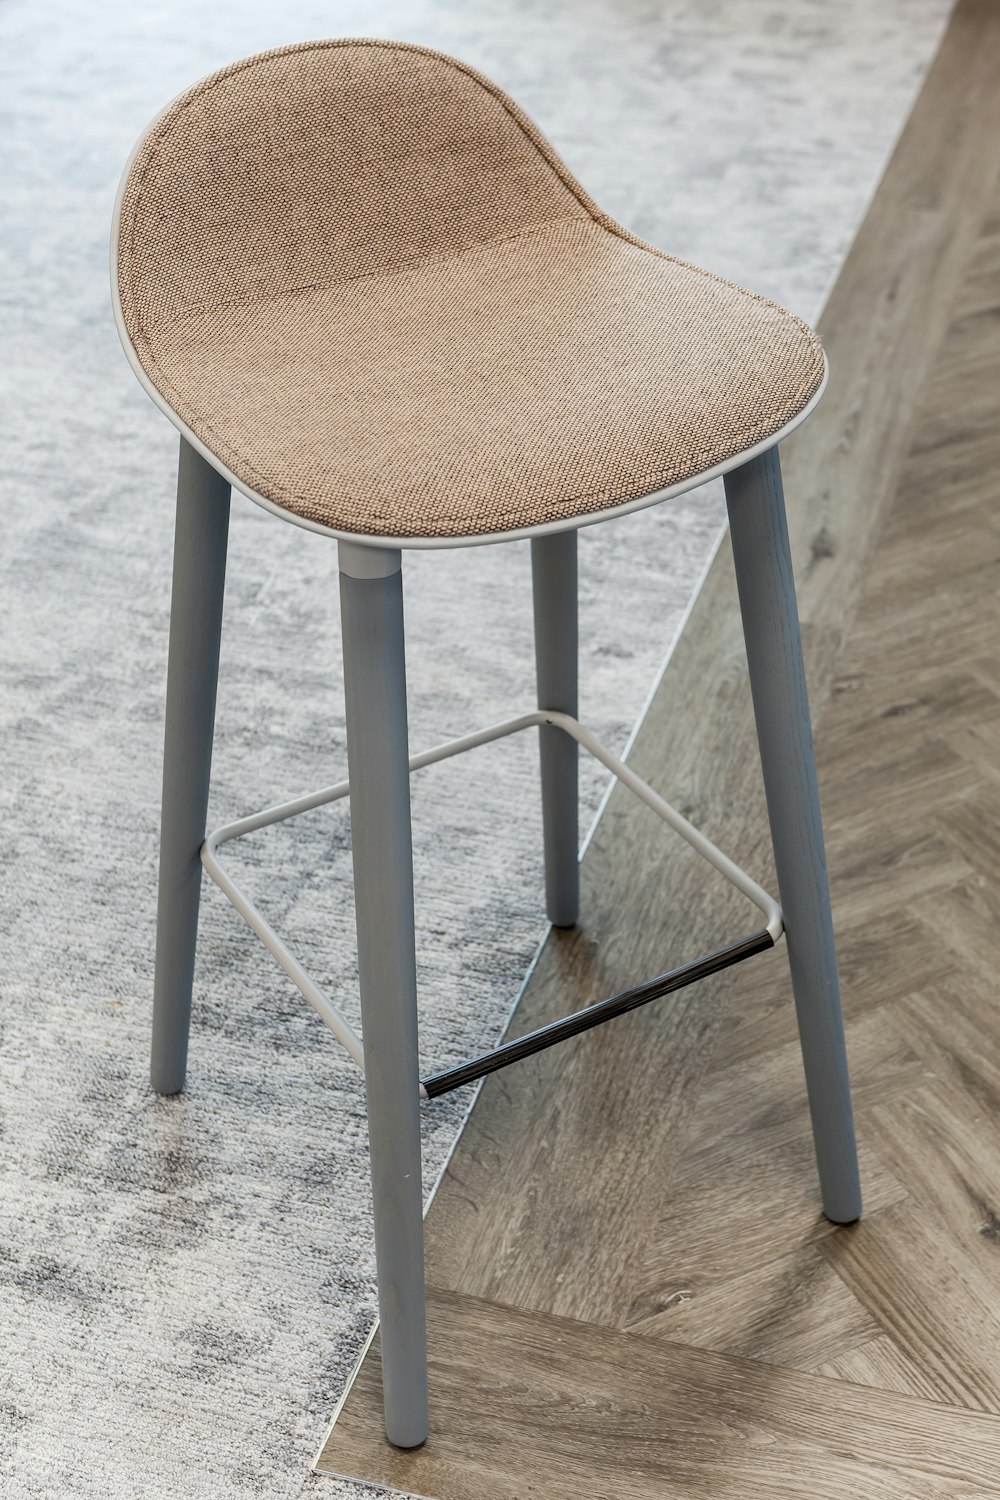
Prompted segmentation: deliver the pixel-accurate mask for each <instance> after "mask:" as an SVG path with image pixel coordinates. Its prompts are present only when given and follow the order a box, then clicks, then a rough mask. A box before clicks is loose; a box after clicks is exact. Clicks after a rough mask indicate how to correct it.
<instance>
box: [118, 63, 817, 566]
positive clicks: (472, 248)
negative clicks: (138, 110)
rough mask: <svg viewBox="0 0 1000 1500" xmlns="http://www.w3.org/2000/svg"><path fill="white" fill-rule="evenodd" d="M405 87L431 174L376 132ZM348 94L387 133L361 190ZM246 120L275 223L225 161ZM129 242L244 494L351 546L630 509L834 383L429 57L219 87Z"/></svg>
mask: <svg viewBox="0 0 1000 1500" xmlns="http://www.w3.org/2000/svg"><path fill="white" fill-rule="evenodd" d="M390 82H391V84H392V86H393V88H392V95H391V108H392V111H393V119H394V120H395V119H396V115H397V114H398V112H399V110H400V109H401V108H402V110H403V111H404V113H405V114H407V115H409V116H410V118H411V120H412V128H413V137H412V139H411V140H410V142H409V143H408V145H409V150H410V151H412V152H413V154H414V157H415V159H416V160H417V161H419V164H420V169H421V170H420V175H419V176H418V177H417V178H416V180H406V179H404V178H403V174H404V172H406V171H407V170H409V169H410V168H411V165H412V164H411V162H410V160H409V158H408V156H407V143H405V142H402V143H401V142H399V141H398V140H396V141H395V145H394V146H393V145H392V144H390V143H388V142H387V141H386V139H385V137H384V134H381V133H378V132H377V129H376V127H377V124H378V120H379V118H380V111H384V110H385V107H386V106H385V91H386V88H387V85H388V84H389V83H390ZM282 96H284V100H285V101H290V102H287V103H286V105H285V107H282V103H283V101H282ZM344 96H346V97H347V98H348V99H354V100H357V102H358V104H359V105H360V106H361V107H363V110H364V112H365V114H366V115H367V118H368V124H369V128H370V131H371V134H372V139H370V140H369V139H367V137H366V140H365V142H364V146H365V147H367V150H366V151H364V152H363V154H362V158H361V160H360V162H358V163H356V165H355V171H354V173H353V174H352V180H351V181H350V182H349V183H345V173H344V159H343V155H342V151H343V149H344V147H345V141H344V139H342V136H349V134H350V133H349V132H348V131H347V130H346V127H345V126H344V124H343V120H344V112H345V111H344ZM255 112H256V114H255ZM257 116H262V118H257ZM244 123H245V124H246V126H247V127H248V128H247V129H246V130H245V131H241V132H240V137H239V138H240V141H241V148H240V159H239V167H240V173H241V176H242V175H243V174H246V175H247V176H250V175H251V174H254V173H258V172H260V171H261V170H262V165H263V163H264V162H266V166H267V170H268V175H267V182H268V194H267V196H266V198H265V201H264V203H263V205H262V204H261V202H260V201H259V200H255V201H253V202H252V203H247V202H246V201H245V198H244V195H243V193H241V191H240V180H239V179H237V181H236V183H235V184H234V182H233V166H234V163H235V158H234V157H233V156H232V154H231V152H230V153H226V152H225V151H223V152H221V153H216V152H214V151H213V150H212V149H211V148H212V147H214V146H217V145H218V143H219V140H220V136H221V134H222V132H223V131H225V132H226V133H227V134H228V135H230V136H231V135H232V133H233V131H234V129H238V128H239V127H240V126H241V125H243V124H244ZM251 124H252V127H253V128H252V131H251V130H250V128H249V127H250V126H251ZM289 126H292V127H295V126H298V127H299V135H298V137H295V136H292V137H289V135H288V130H289ZM269 132H271V133H269ZM303 140H308V142H309V145H308V153H309V155H308V170H306V169H305V168H304V166H303V146H302V141H303ZM331 143H332V144H334V145H337V146H339V148H340V150H339V151H338V152H337V153H333V152H332V144H331ZM346 144H351V145H353V144H356V143H355V142H354V141H351V140H348V141H347V143H346ZM470 184H471V188H472V195H473V202H472V204H471V205H470V203H469V201H468V199H469V191H470ZM345 186H346V187H347V188H348V193H347V198H348V201H347V203H346V204H345V201H344V198H345ZM490 187H491V188H492V192H489V191H488V189H489V188H490ZM178 195H180V197H181V200H182V201H181V205H180V207H181V212H178V203H177V198H178ZM387 210H388V211H387ZM362 218H363V219H366V220H367V223H368V227H369V231H370V232H369V235H368V236H367V238H364V239H361V240H359V238H358V235H357V228H358V223H359V219H362ZM293 225H294V226H295V232H294V236H293V235H292V232H291V226H293ZM119 245H120V251H119V263H118V271H119V289H120V295H121V305H122V310H123V314H124V317H125V321H126V327H127V332H128V335H129V338H130V339H131V342H132V346H133V347H134V349H135V351H136V353H137V356H138V358H139V360H140V362H141V364H142V367H143V370H144V372H145V374H146V376H147V377H148V379H149V381H150V382H151V383H152V385H153V386H154V387H155V388H156V390H157V391H158V392H159V393H160V395H161V396H162V397H163V398H164V400H165V401H166V402H168V403H169V405H170V407H171V408H172V410H173V412H174V413H175V414H176V415H177V416H180V417H181V418H182V419H183V421H184V422H185V424H186V425H187V426H188V427H189V428H190V430H191V432H192V433H193V434H194V435H195V436H196V437H197V438H198V439H200V441H201V442H202V443H203V444H204V446H205V448H206V449H207V450H208V451H209V452H210V453H211V454H212V455H213V456H214V457H216V458H218V459H219V460H221V462H222V464H224V465H225V467H226V469H227V470H229V472H230V473H231V474H232V475H233V476H234V478H236V479H237V480H238V481H240V482H241V483H242V485H243V486H245V487H247V488H248V489H250V490H252V491H254V492H255V493H256V494H257V495H259V496H261V497H263V498H264V499H266V500H269V501H272V502H274V503H275V504H276V505H279V506H281V507H283V508H285V509H287V510H289V511H291V512H293V513H294V514H295V515H296V516H299V517H301V518H304V519H306V520H308V521H311V522H313V523H315V524H318V525H321V526H324V527H328V528H330V529H332V530H334V531H337V532H340V533H363V534H367V535H371V536H378V537H385V538H398V539H410V538H462V537H473V536H480V535H483V534H491V533H496V532H507V531H511V530H515V529H518V528H521V527H531V526H537V525H540V524H544V523H548V522H553V521H559V520H561V519H563V518H572V517H582V516H586V515H589V514H592V513H595V512H600V511H604V510H606V509H608V508H610V507H614V506H618V505H621V504H622V503H623V502H627V501H630V500H633V499H636V498H638V497H640V496H643V495H647V494H650V493H653V492H656V491H659V490H661V489H664V488H667V487H669V486H672V485H676V484H679V483H681V482H683V481H686V480H691V479H692V478H693V477H695V476H697V475H699V474H701V473H703V472H705V471H706V470H710V469H712V468H713V467H714V466H716V465H718V464H722V463H725V462H726V461H727V460H732V459H733V458H734V457H736V456H738V455H739V454H741V453H743V452H745V451H746V450H747V449H750V448H753V447H755V446H756V445H758V444H760V443H761V442H763V441H765V440H766V439H768V438H770V437H772V436H773V435H774V434H775V433H778V432H780V431H781V430H782V429H783V428H785V427H786V426H787V425H788V424H789V422H791V421H792V420H793V419H794V418H795V417H796V416H797V415H798V414H799V413H800V412H801V411H802V409H803V407H804V406H806V404H807V403H808V401H809V400H810V398H811V397H812V396H813V395H814V394H815V393H816V391H817V389H818V388H819V386H820V384H821V383H822V379H823V374H824V359H823V353H822V350H821V348H820V346H819V343H818V341H817V340H816V338H815V336H814V335H813V334H812V333H811V332H810V330H809V329H808V328H806V327H805V325H804V324H802V323H801V322H800V321H799V320H798V319H797V318H794V317H793V316H792V315H791V314H789V313H787V312H785V311H783V310H782V309H781V308H779V307H777V306H776V305H775V304H774V303H772V302H769V301H767V300H766V299H765V298H763V297H760V296H756V295H754V294H752V293H750V292H746V291H743V290H742V289H741V288H739V287H737V286H734V285H733V284H732V283H730V282H727V281H724V280H723V279H721V278H720V277H718V276H714V275H712V274H710V273H708V272H706V271H701V270H698V269H697V268H695V267H693V266H689V265H687V264H685V263H684V262H682V261H678V260H675V259H672V258H671V257H669V256H667V255H664V254H663V253H662V252H661V251H658V250H654V249H652V248H650V247H649V246H647V245H644V244H642V242H641V241H638V240H636V239H635V238H634V236H632V235H630V234H629V233H628V232H627V231H626V230H624V229H622V228H621V227H620V226H619V225H617V224H615V223H614V221H612V220H611V219H609V218H608V217H607V215H604V214H602V213H600V211H599V210H598V209H597V208H596V206H595V205H594V204H593V203H592V202H591V200H590V199H589V198H588V197H587V195H586V194H585V193H584V192H583V190H582V189H581V188H579V186H578V185H577V184H576V183H575V182H574V181H573V180H572V178H571V177H570V176H569V174H568V172H567V171H566V169H565V167H564V166H563V165H562V163H560V162H559V161H558V160H557V159H556V157H555V155H554V153H553V152H552V151H551V148H549V147H548V146H547V145H546V144H545V143H544V142H543V141H542V139H541V137H539V136H538V134H537V132H536V131H535V129H534V127H533V126H531V125H530V122H528V121H527V120H526V119H525V118H524V117H523V116H522V115H521V113H520V111H519V110H518V109H517V106H516V105H514V104H513V102H512V101H510V100H507V99H506V98H505V97H504V96H503V95H501V94H500V93H499V91H498V90H497V89H496V88H495V87H494V85H492V84H490V83H488V82H487V80H485V79H482V78H480V77H479V76H478V75H476V74H474V73H472V72H471V71H469V70H468V69H465V68H463V67H461V66H460V65H458V64H456V63H454V62H453V61H451V60H450V59H444V58H440V57H437V56H436V55H434V54H429V53H425V52H422V51H419V50H417V49H411V48H404V47H399V46H390V45H389V44H374V43H359V42H347V43H340V44H320V45H312V46H308V47H305V48H297V49H291V50H288V51H285V52H281V53H278V54H273V55H270V56H268V57H265V58H262V59H258V60H257V62H256V64H255V66H254V67H253V68H247V67H241V68H238V69H232V70H227V71H226V72H224V73H222V74H219V75H217V76H216V78H215V79H213V80H209V81H208V82H206V83H204V84H201V85H199V86H198V87H197V88H196V89H194V90H192V91H191V92H190V93H189V94H187V95H185V96H183V97H182V98H181V99H180V100H178V101H177V103H176V104H174V105H173V106H171V108H170V109H168V110H167V111H166V113H165V114H164V115H163V116H162V117H161V119H160V121H159V122H158V123H157V125H156V126H154V128H153V130H152V131H151V132H150V135H149V136H148V137H147V138H146V141H145V142H144V144H143V147H142V150H141V153H140V158H139V160H137V162H136V163H135V165H134V166H133V169H132V173H131V178H130V184H129V190H128V192H127V194H126V197H125V201H124V205H123V212H122V219H121V226H120V237H119ZM237 256H238V257H239V259H238V260H237V261H236V263H235V264H234V263H233V262H234V257H237ZM244 256H245V257H246V258H247V263H246V264H244V263H243V257H244ZM220 262H221V263H222V266H223V270H221V271H220Z"/></svg>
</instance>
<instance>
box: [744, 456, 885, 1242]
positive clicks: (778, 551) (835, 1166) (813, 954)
mask: <svg viewBox="0 0 1000 1500" xmlns="http://www.w3.org/2000/svg"><path fill="white" fill-rule="evenodd" d="M726 503H727V506H728V509H729V524H730V529H731V533H732V544H733V558H734V561H735V564H736V580H737V584H738V587H739V596H740V609H741V612H742V616H743V633H744V637H745V639H746V649H747V662H748V665H749V669H750V687H751V691H752V694H753V706H754V716H755V718H756V722H757V739H758V743H759V745H760V758H761V766H762V769H763V773H764V789H765V793H766V795H767V809H768V816H769V819H770V824H771V839H772V843H773V845H774V861H775V866H776V869H777V873H778V887H779V891H780V894H781V905H782V910H783V912H784V921H785V933H786V939H787V942H788V960H789V965H790V967H791V973H792V986H793V989H794V992H795V1008H796V1015H797V1018H798V1027H799V1037H800V1040H801V1044H802V1058H803V1062H804V1065H805V1074H806V1085H807V1089H808V1094H809V1108H810V1113H811V1116H812V1127H813V1137H814V1140H815V1145H816V1160H817V1165H818V1168H819V1177H820V1185H821V1189H822V1195H823V1211H824V1213H825V1214H826V1216H827V1218H828V1219H831V1220H832V1221H833V1222H834V1223H836V1224H848V1223H851V1222H852V1221H853V1220H854V1219H856V1218H857V1217H858V1215H859V1214H860V1212H861V1187H860V1182H859V1178H858V1160H857V1150H856V1146H855V1140H854V1122H853V1116H852V1110H851V1089H850V1081H849V1078H848V1071H847V1053H846V1048H845V1045H844V1022H843V1017H842V1014H841V1007H840V986H839V981H838V977H837V956H836V951H835V947H834V937H833V920H832V917H831V914H830V892H829V886H828V882H827V873H826V856H825V852H824V847H823V825H822V822H821V819H820V806H819V792H818V788H817V782H816V765H815V761H814V758H813V743H812V730H811V727H810V722H809V702H808V698H807V695H806V678H805V669H804V666H803V661H802V643H801V640H800V636H799V619H798V609H797V605H796V600H795V585H794V580H793V576H792V559H791V553H790V550H789V545H788V528H787V523H786V519H785V505H784V499H783V496H782V488H781V469H780V465H779V461H778V452H777V449H776V448H772V449H770V450H769V451H768V452H767V453H765V454H763V455H762V456H761V457H759V458H755V459H752V460H751V461H750V462H749V463H747V464H744V465H743V466H742V467H741V468H739V469H735V470H733V472H732V473H730V474H728V475H727V476H726Z"/></svg>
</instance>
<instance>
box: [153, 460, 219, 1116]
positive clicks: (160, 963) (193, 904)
mask: <svg viewBox="0 0 1000 1500" xmlns="http://www.w3.org/2000/svg"><path fill="white" fill-rule="evenodd" d="M228 536H229V485H228V483H227V481H226V480H224V479H223V478H222V477H221V476H220V475H219V474H217V473H216V471H215V470H214V469H213V468H212V466H211V464H209V463H207V462H206V460H205V459H203V458H202V457H201V455H200V454H198V453H196V452H195V450H194V449H193V448H191V447H189V445H188V444H187V442H186V441H185V440H184V439H183V438H181V445H180V457H179V461H178V469H177V520H176V527H175V532H174V572H173V588H172V593H171V603H170V648H169V656H168V662H167V708H166V724H165V729H164V741H163V801H162V813H161V820H160V883H159V900H158V906H157V916H156V978H155V981H154V991H153V1043H152V1056H151V1064H150V1077H151V1081H152V1084H153V1088H154V1089H156V1091H157V1093H159V1094H176V1093H179V1091H180V1090H181V1089H182V1088H183V1087H184V1075H185V1071H186V1068H187V1049H188V1030H189V1027H190V1022H191V986H192V983H193V979H194V958H195V945H196V942H197V937H198V906H199V900H200V895H201V858H200V849H201V845H202V841H203V839H204V837H205V820H206V814H207V811H208V787H209V779H210V776H211V770H212V736H213V733H214V728H215V695H216V685H217V682H218V675H219V642H220V638H221V634H222V599H223V592H224V588H225V580H226V544H227V540H228Z"/></svg>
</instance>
